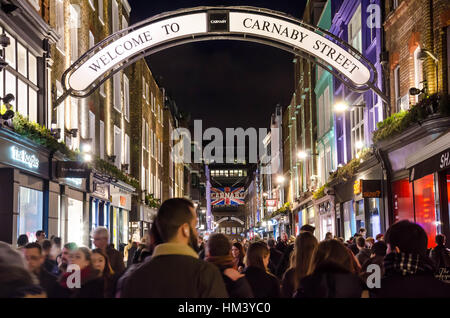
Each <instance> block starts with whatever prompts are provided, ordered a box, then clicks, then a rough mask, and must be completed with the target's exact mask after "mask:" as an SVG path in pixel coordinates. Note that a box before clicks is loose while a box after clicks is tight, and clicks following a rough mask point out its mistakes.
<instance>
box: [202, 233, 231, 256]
mask: <svg viewBox="0 0 450 318" xmlns="http://www.w3.org/2000/svg"><path fill="white" fill-rule="evenodd" d="M206 253H207V255H208V256H212V257H215V256H231V242H230V240H228V238H227V237H226V236H225V235H224V234H221V233H217V234H213V235H211V236H210V237H209V240H208V243H207V244H206Z"/></svg>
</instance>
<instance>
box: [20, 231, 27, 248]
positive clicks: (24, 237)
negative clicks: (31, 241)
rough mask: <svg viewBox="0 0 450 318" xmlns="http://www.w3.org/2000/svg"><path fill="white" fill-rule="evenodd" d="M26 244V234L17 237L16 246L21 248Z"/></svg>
mask: <svg viewBox="0 0 450 318" xmlns="http://www.w3.org/2000/svg"><path fill="white" fill-rule="evenodd" d="M27 244H28V236H27V235H26V234H21V235H19V238H18V239H17V246H19V247H22V246H25V245H27Z"/></svg>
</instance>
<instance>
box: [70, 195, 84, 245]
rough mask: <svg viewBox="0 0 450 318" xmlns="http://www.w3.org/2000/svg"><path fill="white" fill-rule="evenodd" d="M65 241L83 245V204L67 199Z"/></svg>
mask: <svg viewBox="0 0 450 318" xmlns="http://www.w3.org/2000/svg"><path fill="white" fill-rule="evenodd" d="M67 213H68V226H67V241H68V242H74V243H76V244H77V245H79V246H81V245H83V202H82V201H78V200H75V199H72V198H69V199H68V209H67Z"/></svg>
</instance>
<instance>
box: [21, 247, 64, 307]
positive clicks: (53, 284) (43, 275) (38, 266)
mask: <svg viewBox="0 0 450 318" xmlns="http://www.w3.org/2000/svg"><path fill="white" fill-rule="evenodd" d="M44 242H45V241H44ZM22 252H23V255H24V257H25V260H26V262H27V266H28V270H29V271H30V273H33V274H34V275H36V277H37V278H38V279H39V285H40V286H41V287H42V289H43V290H44V291H45V292H46V294H47V297H48V298H60V297H61V287H60V286H59V284H58V282H57V279H58V278H57V277H56V276H55V275H53V274H51V272H50V271H49V270H47V268H46V266H45V259H46V255H45V253H44V252H43V247H42V246H41V245H40V244H39V243H37V242H35V243H28V244H27V245H25V247H24V249H23V250H22Z"/></svg>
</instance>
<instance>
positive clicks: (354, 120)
mask: <svg viewBox="0 0 450 318" xmlns="http://www.w3.org/2000/svg"><path fill="white" fill-rule="evenodd" d="M355 104H362V99H360V100H359V101H357V102H356V103H355ZM350 124H351V134H352V136H351V137H352V138H351V142H352V145H351V146H352V158H355V157H356V154H357V153H358V151H360V150H361V149H357V147H356V143H363V145H364V144H365V139H364V108H363V107H354V108H353V109H352V110H351V112H350Z"/></svg>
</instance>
